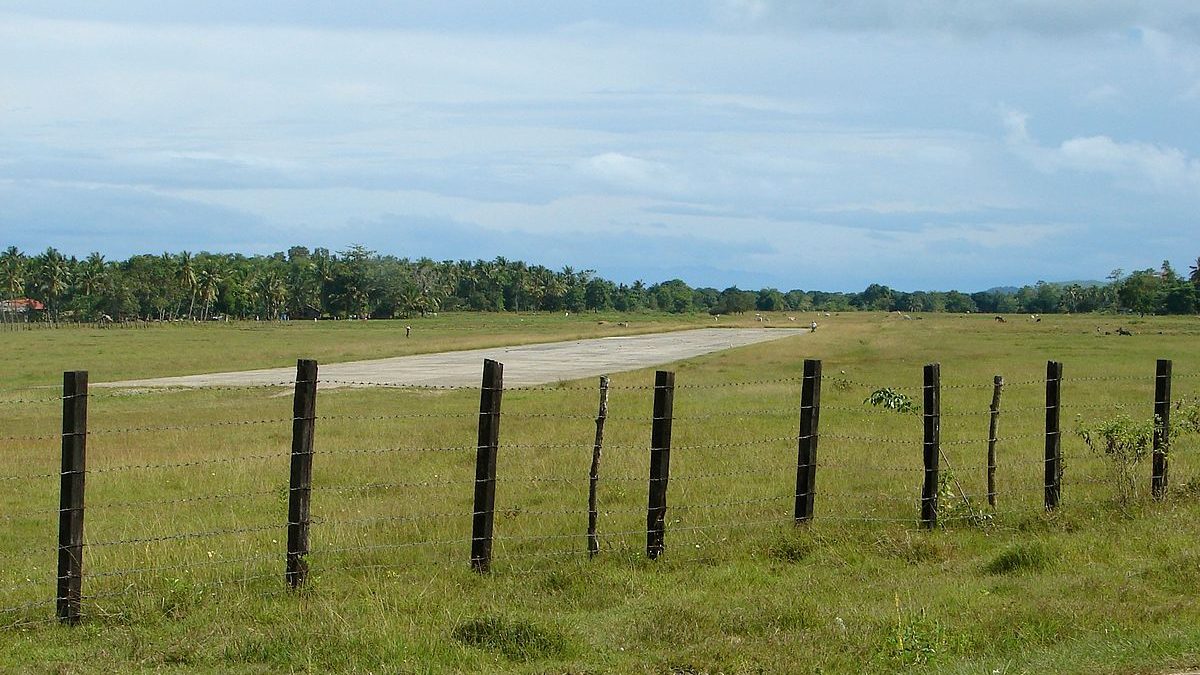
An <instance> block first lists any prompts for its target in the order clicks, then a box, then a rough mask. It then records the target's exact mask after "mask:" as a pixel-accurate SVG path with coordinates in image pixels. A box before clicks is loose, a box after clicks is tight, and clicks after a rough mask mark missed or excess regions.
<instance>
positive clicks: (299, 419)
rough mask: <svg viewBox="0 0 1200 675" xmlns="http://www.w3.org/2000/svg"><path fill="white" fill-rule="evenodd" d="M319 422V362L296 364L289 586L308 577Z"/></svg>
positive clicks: (290, 498)
mask: <svg viewBox="0 0 1200 675" xmlns="http://www.w3.org/2000/svg"><path fill="white" fill-rule="evenodd" d="M316 422H317V362H316V361H313V360H310V359H299V360H297V361H296V393H295V395H294V396H293V397H292V463H291V470H290V472H289V475H288V536H287V571H286V572H284V579H285V580H286V581H287V584H288V586H290V587H291V588H297V587H299V586H300V584H303V583H304V580H305V579H306V578H307V577H308V561H307V560H305V557H306V556H307V555H308V526H309V501H310V499H311V498H312V457H313V437H314V435H315V432H316Z"/></svg>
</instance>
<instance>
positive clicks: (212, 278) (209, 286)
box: [196, 266, 222, 321]
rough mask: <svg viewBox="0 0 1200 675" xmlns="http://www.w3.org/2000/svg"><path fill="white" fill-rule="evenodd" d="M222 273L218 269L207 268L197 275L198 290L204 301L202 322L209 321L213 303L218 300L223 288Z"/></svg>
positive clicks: (201, 315)
mask: <svg viewBox="0 0 1200 675" xmlns="http://www.w3.org/2000/svg"><path fill="white" fill-rule="evenodd" d="M221 281H222V279H221V271H220V270H219V269H217V268H216V267H212V266H209V267H205V268H203V269H201V270H200V273H199V274H197V275H196V288H197V289H198V290H199V292H200V299H201V300H203V301H204V309H203V311H202V312H201V314H200V320H201V321H208V310H209V309H211V308H212V304H213V301H215V300H216V299H217V292H218V291H219V290H220V288H221Z"/></svg>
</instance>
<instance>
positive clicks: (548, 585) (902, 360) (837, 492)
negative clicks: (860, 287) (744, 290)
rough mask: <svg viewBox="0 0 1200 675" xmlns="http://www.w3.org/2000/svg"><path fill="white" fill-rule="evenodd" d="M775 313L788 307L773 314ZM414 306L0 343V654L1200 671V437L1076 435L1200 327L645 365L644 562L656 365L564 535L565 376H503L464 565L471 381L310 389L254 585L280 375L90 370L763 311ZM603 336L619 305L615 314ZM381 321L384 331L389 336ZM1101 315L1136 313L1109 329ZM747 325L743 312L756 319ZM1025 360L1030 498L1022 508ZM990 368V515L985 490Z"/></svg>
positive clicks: (1138, 405) (14, 666) (640, 377)
mask: <svg viewBox="0 0 1200 675" xmlns="http://www.w3.org/2000/svg"><path fill="white" fill-rule="evenodd" d="M795 316H796V317H797V318H798V320H799V324H803V323H806V322H807V321H809V320H812V318H813V315H812V314H795ZM769 318H770V319H771V321H770V323H769V324H768V323H766V322H764V323H761V324H760V323H759V322H756V321H755V320H754V317H753V315H749V316H744V317H737V318H733V317H721V319H720V320H719V321H714V320H713V319H712V317H709V316H701V315H696V316H683V317H679V316H669V315H641V314H638V315H604V316H597V315H590V314H589V315H574V314H573V315H571V316H563V315H560V314H556V315H548V314H540V315H515V314H503V315H498V314H474V313H471V314H443V315H442V316H439V317H437V318H429V319H413V320H411V321H407V322H405V321H367V322H348V321H340V322H307V323H300V322H297V323H294V324H270V323H263V324H218V323H210V324H202V325H190V324H188V325H154V326H151V327H148V328H137V329H134V328H129V329H117V328H109V329H95V328H69V329H61V330H46V329H41V330H32V331H13V332H5V333H3V334H0V337H2V339H3V340H4V344H5V346H6V356H7V357H8V358H6V359H5V360H4V361H3V362H2V363H0V457H3V460H4V462H3V463H4V468H3V469H0V670H4V671H6V672H7V671H17V672H19V671H46V670H50V671H54V672H63V673H75V672H80V673H82V672H129V671H137V670H149V671H158V670H165V671H176V670H178V671H189V670H195V671H220V672H247V673H254V672H278V671H285V672H286V671H306V672H375V673H382V672H387V673H393V672H401V673H407V672H413V673H420V672H518V673H559V672H570V673H584V672H588V673H592V672H656V673H657V672H672V673H716V672H725V673H733V672H763V673H776V672H825V673H857V672H894V671H904V670H911V671H914V672H941V673H1027V672H1028V673H1035V672H1037V673H1041V672H1057V673H1167V672H1172V671H1178V670H1185V669H1187V668H1197V667H1200V601H1198V600H1200V597H1198V595H1197V594H1198V591H1197V589H1200V437H1198V436H1197V435H1195V434H1182V433H1181V434H1179V435H1177V437H1176V439H1175V441H1174V443H1173V445H1172V446H1171V448H1170V454H1169V457H1170V462H1171V463H1170V473H1169V479H1170V485H1169V490H1168V493H1167V497H1166V499H1164V500H1162V501H1153V500H1151V499H1150V495H1149V486H1150V460H1149V458H1148V457H1147V458H1145V459H1144V460H1143V461H1141V462H1140V463H1138V464H1137V465H1136V466H1134V467H1132V471H1133V472H1134V475H1135V477H1136V483H1135V485H1136V487H1137V492H1136V493H1135V494H1134V495H1133V496H1132V497H1130V498H1128V499H1126V500H1124V501H1122V500H1120V499H1119V495H1120V494H1121V485H1122V484H1121V482H1120V481H1121V479H1122V474H1121V473H1120V472H1119V471H1117V470H1116V469H1115V467H1116V464H1115V463H1114V462H1113V461H1112V460H1111V459H1110V458H1109V457H1106V456H1104V455H1098V454H1096V453H1094V452H1093V451H1092V450H1090V449H1089V448H1088V446H1087V445H1085V443H1084V442H1083V441H1082V440H1081V438H1080V437H1079V435H1078V434H1077V433H1075V432H1076V430H1077V429H1079V428H1081V427H1083V426H1090V425H1095V424H1097V423H1098V422H1101V421H1106V420H1111V419H1114V418H1116V417H1118V416H1119V415H1122V414H1124V415H1129V416H1130V417H1132V418H1134V419H1139V420H1140V419H1150V418H1151V417H1152V413H1153V407H1152V404H1153V400H1154V385H1155V381H1154V380H1155V378H1154V374H1155V360H1156V359H1160V358H1163V359H1172V360H1173V361H1174V377H1173V399H1174V400H1176V401H1180V402H1184V405H1182V406H1181V407H1180V410H1181V411H1183V410H1186V409H1187V402H1192V403H1194V402H1196V401H1197V400H1198V399H1200V351H1198V350H1197V345H1200V318H1197V317H1195V316H1191V317H1172V318H1153V317H1147V318H1144V319H1139V318H1137V317H1130V316H1113V315H1076V316H1065V315H1048V316H1044V317H1043V318H1042V320H1041V321H1039V322H1034V321H1032V320H1030V318H1029V317H1027V316H1010V317H1008V321H1007V322H1004V323H1000V322H997V321H995V320H994V319H993V317H992V316H982V315H947V314H925V315H914V316H913V317H912V318H911V320H910V319H908V318H905V317H904V316H902V315H897V314H882V313H843V314H841V315H837V316H831V317H825V316H820V317H816V319H817V320H818V321H819V322H820V328H819V329H818V330H817V331H816V332H815V333H811V334H804V335H798V336H795V337H789V338H786V339H783V340H778V341H774V342H767V343H763V344H758V345H753V346H749V347H743V348H738V349H733V350H727V351H723V352H718V353H715V354H710V355H708V356H703V357H697V358H693V359H689V360H686V361H683V362H677V363H674V364H669V365H666V366H664V367H663V368H664V369H666V370H672V371H674V372H675V378H676V379H675V387H676V388H675V398H674V420H673V442H672V452H671V467H670V471H671V473H670V482H669V488H668V504H669V507H668V510H667V525H666V541H665V552H664V554H663V556H662V557H661V558H659V559H658V560H653V561H652V560H647V559H646V556H645V541H646V534H645V528H646V502H647V474H648V467H649V449H648V448H649V442H650V428H651V418H652V410H651V403H652V397H653V394H654V392H653V386H652V385H653V382H654V371H653V369H648V370H641V371H635V372H628V373H614V374H613V376H612V384H611V389H610V392H609V401H608V411H609V415H608V418H607V423H606V427H605V437H604V453H603V459H602V463H601V467H600V479H599V483H598V499H599V510H600V514H599V535H600V548H601V550H600V553H599V554H598V555H597V556H595V557H589V556H588V554H587V548H586V539H585V536H584V535H585V532H586V524H587V511H586V509H587V490H588V471H589V464H590V462H591V459H592V444H593V439H594V434H595V429H596V425H595V416H596V411H597V402H598V392H597V382H596V381H595V379H592V378H589V379H587V380H579V381H569V382H559V383H554V384H550V385H546V386H538V387H524V388H513V389H507V390H506V391H505V392H504V397H503V409H502V410H503V411H502V415H501V420H502V422H501V429H500V450H499V459H498V469H497V481H496V482H497V488H496V506H495V551H494V555H495V557H494V562H493V565H492V571H491V573H490V574H488V575H479V574H476V573H474V572H472V571H471V569H470V566H469V564H468V558H469V551H470V537H471V516H472V508H473V506H472V494H473V489H474V488H473V482H474V478H475V453H476V448H475V445H476V433H477V420H478V411H479V403H480V392H479V390H478V389H477V388H460V389H452V388H446V389H439V388H420V389H418V388H401V387H384V386H374V387H372V386H358V387H342V388H337V389H321V390H320V392H319V394H318V397H317V402H316V409H317V413H316V414H317V420H316V437H315V449H314V455H313V477H312V507H311V508H312V530H311V553H310V555H309V556H308V562H309V565H310V572H309V577H308V580H307V582H306V583H305V584H304V585H303V586H302V587H301V588H300V589H299V590H297V591H290V590H288V589H287V587H286V585H285V584H284V575H283V573H284V558H285V550H286V549H285V540H286V535H287V518H288V516H287V506H288V493H289V487H288V467H289V451H290V447H291V433H292V388H291V386H290V385H288V384H286V383H281V384H280V385H278V386H265V387H261V386H254V387H223V388H215V389H197V390H155V389H137V390H130V391H122V390H115V389H105V388H100V387H96V386H95V383H98V382H103V381H113V380H120V379H133V378H146V377H158V376H168V375H183V374H191V373H200V372H213V371H223V370H236V369H243V368H245V369H250V368H263V367H278V366H285V365H289V364H295V361H296V359H297V358H311V359H316V360H317V361H318V362H320V363H333V362H339V361H346V360H355V359H369V358H380V357H385V356H397V355H404V354H413V353H424V352H435V351H441V350H452V349H455V350H456V349H470V348H477V347H486V346H496V345H504V344H518V343H530V342H545V341H551V340H567V339H577V338H581V337H601V336H610V335H623V334H630V333H636V332H651V331H662V330H673V329H680V328H690V327H698V326H705V327H707V326H712V325H714V324H715V325H720V326H728V325H741V326H744V327H749V326H760V325H774V326H781V325H790V326H795V325H799V324H796V323H790V322H788V320H787V317H786V315H771V316H770V317H769ZM626 321H627V322H629V323H630V326H628V327H623V326H620V325H618V324H619V323H620V322H626ZM406 324H408V325H411V326H412V327H413V337H412V338H409V339H406V338H405V337H404V326H405V325H406ZM1118 328H1126V329H1129V331H1130V332H1132V333H1133V335H1129V336H1124V335H1117V334H1116V331H1117V329H1118ZM768 330H769V328H768ZM805 359H821V360H822V362H823V370H824V380H823V384H822V393H821V415H820V447H819V454H818V471H817V478H816V485H817V487H816V491H815V492H816V497H815V514H816V516H815V519H814V520H813V521H812V522H811V523H809V524H806V525H803V526H799V527H798V526H796V525H794V524H793V522H792V508H793V502H794V499H795V480H796V462H797V435H798V426H797V425H798V416H799V413H798V410H799V402H800V387H801V374H802V367H803V361H804V360H805ZM1047 360H1057V361H1061V362H1062V363H1063V368H1064V382H1063V386H1062V425H1063V432H1064V436H1063V439H1062V448H1063V456H1064V473H1063V487H1062V504H1061V506H1060V507H1059V508H1058V509H1057V510H1056V511H1054V512H1052V513H1046V512H1045V510H1044V509H1043V492H1044V484H1043V481H1044V478H1043V469H1044V466H1043V443H1044V434H1043V423H1044V402H1045V400H1044V396H1045V384H1044V378H1045V374H1046V362H1047ZM931 362H938V363H940V364H941V377H942V386H943V390H942V396H941V408H942V420H941V435H942V444H943V445H942V449H943V452H944V456H943V460H942V470H943V474H942V475H943V478H944V481H943V485H942V490H941V498H940V510H939V518H940V525H939V526H938V527H937V528H936V529H934V530H933V531H926V530H923V529H921V528H920V527H919V523H918V514H919V507H920V503H919V502H920V488H921V482H922V479H923V476H924V472H923V469H922V418H921V417H920V415H917V414H909V413H902V412H895V411H892V410H887V409H884V408H879V407H872V406H870V405H867V404H865V400H866V399H867V398H868V397H869V396H871V394H872V392H874V391H876V390H878V389H882V388H891V389H892V390H893V391H895V392H897V393H899V394H904V395H907V396H909V397H910V398H911V399H912V400H913V401H915V402H917V403H918V404H919V403H920V401H921V394H922V366H923V365H924V364H926V363H931ZM74 369H86V370H88V371H89V372H90V378H91V381H92V383H93V386H92V389H91V396H90V398H89V411H88V418H89V419H88V424H89V427H88V428H89V436H88V440H87V445H88V457H87V461H88V467H87V477H86V482H87V506H86V530H85V543H86V546H85V549H84V551H85V552H84V559H85V562H84V565H85V578H84V583H83V589H84V590H83V593H84V601H83V614H84V619H83V621H82V623H81V624H80V625H78V626H73V627H68V626H60V625H59V624H58V623H57V622H56V621H55V620H54V611H55V602H54V596H55V574H56V572H55V561H56V550H55V549H56V542H57V535H58V529H57V527H58V526H57V523H58V513H57V504H58V490H59V475H58V471H59V462H60V449H59V448H60V437H59V435H58V434H59V431H60V428H61V411H62V402H61V400H60V399H59V398H58V396H59V393H60V391H59V387H61V377H62V372H63V371H65V370H74ZM994 375H1003V376H1004V379H1005V386H1004V388H1003V394H1002V403H1001V409H1002V414H1001V416H1000V421H999V431H998V434H997V439H998V441H997V456H998V461H997V471H996V505H995V507H994V508H992V507H989V506H988V504H987V501H986V493H987V488H986V483H985V475H986V451H987V439H988V422H989V403H990V401H991V399H992V395H993V385H992V381H993V376H994Z"/></svg>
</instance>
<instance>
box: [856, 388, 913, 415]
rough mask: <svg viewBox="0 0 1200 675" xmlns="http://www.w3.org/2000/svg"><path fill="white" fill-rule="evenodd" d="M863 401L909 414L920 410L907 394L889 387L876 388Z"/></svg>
mask: <svg viewBox="0 0 1200 675" xmlns="http://www.w3.org/2000/svg"><path fill="white" fill-rule="evenodd" d="M863 403H864V404H870V405H873V406H875V407H876V408H884V409H885V410H894V411H896V412H898V413H905V414H909V415H916V414H919V413H920V412H921V406H919V405H917V404H916V403H914V402H913V400H912V398H910V397H909V396H908V394H902V393H900V392H898V391H896V390H895V389H892V388H891V387H884V388H882V389H876V390H875V391H873V392H871V395H870V396H868V397H867V398H866V400H864V401H863Z"/></svg>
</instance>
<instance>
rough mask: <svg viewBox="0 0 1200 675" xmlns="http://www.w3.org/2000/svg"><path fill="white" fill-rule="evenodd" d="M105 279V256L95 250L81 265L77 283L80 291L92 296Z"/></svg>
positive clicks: (77, 272) (77, 274)
mask: <svg viewBox="0 0 1200 675" xmlns="http://www.w3.org/2000/svg"><path fill="white" fill-rule="evenodd" d="M104 279H105V269H104V256H102V255H100V254H99V253H98V252H95V251H93V252H92V254H91V255H89V256H88V257H87V260H84V261H83V263H82V264H80V265H79V268H78V270H77V271H76V274H75V281H76V285H77V287H78V289H79V292H80V293H83V295H84V296H90V295H92V294H93V293H95V292H96V290H97V289H98V287H99V286H100V285H101V284H103V283H104Z"/></svg>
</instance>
